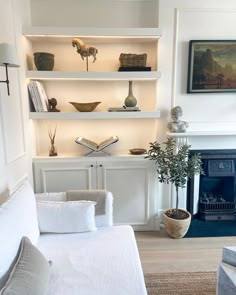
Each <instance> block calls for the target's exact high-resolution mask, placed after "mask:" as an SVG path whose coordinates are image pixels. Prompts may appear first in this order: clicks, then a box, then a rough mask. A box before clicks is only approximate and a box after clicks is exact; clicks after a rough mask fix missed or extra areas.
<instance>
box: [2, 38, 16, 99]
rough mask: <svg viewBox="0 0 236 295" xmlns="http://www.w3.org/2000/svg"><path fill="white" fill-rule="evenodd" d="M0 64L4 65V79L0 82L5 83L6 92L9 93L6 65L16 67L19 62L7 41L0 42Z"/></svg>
mask: <svg viewBox="0 0 236 295" xmlns="http://www.w3.org/2000/svg"><path fill="white" fill-rule="evenodd" d="M0 66H4V67H5V69H6V80H2V81H0V83H6V84H7V94H8V95H10V89H9V79H8V67H13V68H18V67H19V64H18V60H17V56H16V50H15V48H14V47H13V46H12V45H10V44H8V43H0Z"/></svg>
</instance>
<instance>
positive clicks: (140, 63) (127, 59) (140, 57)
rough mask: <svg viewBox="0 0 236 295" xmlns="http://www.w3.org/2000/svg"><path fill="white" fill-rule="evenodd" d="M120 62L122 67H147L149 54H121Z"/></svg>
mask: <svg viewBox="0 0 236 295" xmlns="http://www.w3.org/2000/svg"><path fill="white" fill-rule="evenodd" d="M119 61H120V66H121V67H145V66H146V61H147V54H146V53H144V54H133V53H121V54H120V57H119Z"/></svg>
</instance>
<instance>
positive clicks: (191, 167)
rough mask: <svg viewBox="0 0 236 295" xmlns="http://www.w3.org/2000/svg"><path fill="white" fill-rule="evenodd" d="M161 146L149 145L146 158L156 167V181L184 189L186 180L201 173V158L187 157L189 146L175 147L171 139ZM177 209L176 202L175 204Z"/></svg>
mask: <svg viewBox="0 0 236 295" xmlns="http://www.w3.org/2000/svg"><path fill="white" fill-rule="evenodd" d="M163 145H164V146H161V144H160V143H158V142H154V143H150V149H149V151H148V153H147V156H146V158H149V159H150V160H154V161H155V163H156V166H157V173H158V180H159V182H161V183H172V184H174V185H175V187H176V192H177V199H178V189H179V188H184V187H185V185H186V182H187V180H188V178H192V177H193V176H194V175H196V174H199V173H202V168H201V164H202V162H201V158H200V155H199V154H194V155H192V156H191V157H189V149H190V147H191V146H190V145H187V144H181V145H177V144H176V141H175V140H174V139H173V138H172V137H168V139H167V141H166V142H164V143H163ZM176 204H177V205H176V209H178V200H177V203H176Z"/></svg>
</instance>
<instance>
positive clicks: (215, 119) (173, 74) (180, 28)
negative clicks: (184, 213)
mask: <svg viewBox="0 0 236 295" xmlns="http://www.w3.org/2000/svg"><path fill="white" fill-rule="evenodd" d="M159 2H160V3H159V11H160V14H159V27H160V28H161V29H162V32H163V36H162V38H161V40H160V44H159V70H160V71H161V73H162V78H161V80H160V82H159V83H158V85H159V93H158V99H160V106H161V111H162V112H163V111H165V112H168V113H169V110H170V108H171V106H174V105H180V106H181V107H182V108H183V111H184V115H183V120H186V121H188V122H189V124H190V126H189V129H188V130H236V117H235V111H236V93H208V94H206V93H204V94H187V93H186V89H187V69H188V44H189V43H188V42H189V40H194V39H195V40H201V39H202V40H214V39H215V40H221V39H222V40H227V39H232V40H235V39H236V34H235V27H236V1H234V0H225V1H221V0H198V1H189V0H160V1H159ZM168 120H169V116H167V117H164V118H162V122H160V123H159V124H162V126H166V123H167V121H168ZM165 132H166V130H165V129H163V132H160V133H159V134H158V135H157V139H158V140H159V139H160V140H162V139H163V136H164V133H165ZM200 140H203V142H201V143H198V144H197V146H202V147H203V146H204V147H205V148H206V146H209V148H212V147H213V146H214V147H215V148H217V147H219V145H214V144H212V139H210V138H209V139H207V138H200ZM208 140H209V141H208ZM214 140H215V141H216V142H217V138H214ZM195 141H196V140H195ZM218 141H220V142H221V148H222V146H224V148H227V147H228V148H232V146H233V141H234V142H235V145H234V147H236V139H234V138H227V139H226V140H225V139H224V138H222V137H221V138H220V139H218ZM222 141H223V142H222ZM195 145H196V143H195ZM158 195H159V196H160V195H162V197H158V200H159V210H162V208H166V207H169V206H171V204H172V205H173V204H174V199H173V198H172V197H171V193H170V189H169V188H166V189H164V190H163V187H161V186H159V192H158ZM172 195H173V194H172ZM182 205H183V206H184V205H185V204H184V202H182Z"/></svg>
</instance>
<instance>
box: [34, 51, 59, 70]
mask: <svg viewBox="0 0 236 295" xmlns="http://www.w3.org/2000/svg"><path fill="white" fill-rule="evenodd" d="M34 63H35V66H36V68H37V70H38V71H52V70H53V67H54V54H52V53H48V52H35V53H34Z"/></svg>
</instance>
